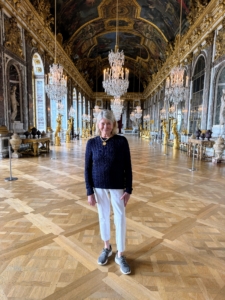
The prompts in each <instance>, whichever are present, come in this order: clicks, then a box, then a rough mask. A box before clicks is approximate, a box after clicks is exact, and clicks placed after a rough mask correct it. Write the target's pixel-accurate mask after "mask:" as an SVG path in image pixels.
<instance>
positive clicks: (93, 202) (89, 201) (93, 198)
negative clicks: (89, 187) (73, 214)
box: [88, 194, 97, 206]
mask: <svg viewBox="0 0 225 300" xmlns="http://www.w3.org/2000/svg"><path fill="white" fill-rule="evenodd" d="M88 203H89V205H91V206H95V204H96V203H97V201H96V200H95V194H92V195H89V196H88Z"/></svg>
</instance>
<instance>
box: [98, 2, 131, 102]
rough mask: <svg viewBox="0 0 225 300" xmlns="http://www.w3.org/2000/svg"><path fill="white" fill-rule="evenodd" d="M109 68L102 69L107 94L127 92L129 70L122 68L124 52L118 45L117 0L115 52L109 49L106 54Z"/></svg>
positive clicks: (120, 94)
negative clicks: (107, 54)
mask: <svg viewBox="0 0 225 300" xmlns="http://www.w3.org/2000/svg"><path fill="white" fill-rule="evenodd" d="M108 59H109V64H110V68H107V69H105V70H104V71H103V82H102V85H103V87H104V89H105V92H106V93H107V94H108V95H111V96H114V97H116V98H119V97H120V96H122V95H123V94H125V93H126V92H127V89H128V87H129V80H128V77H129V70H128V69H127V68H125V69H124V68H123V65H124V53H123V50H122V51H121V52H119V47H118V0H117V6H116V45H115V52H113V50H111V52H110V53H109V56H108Z"/></svg>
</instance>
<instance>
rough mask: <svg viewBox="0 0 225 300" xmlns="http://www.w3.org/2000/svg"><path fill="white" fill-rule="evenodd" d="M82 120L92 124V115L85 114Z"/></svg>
mask: <svg viewBox="0 0 225 300" xmlns="http://www.w3.org/2000/svg"><path fill="white" fill-rule="evenodd" d="M82 119H83V120H84V121H85V122H87V123H90V120H91V116H90V115H86V114H83V116H82Z"/></svg>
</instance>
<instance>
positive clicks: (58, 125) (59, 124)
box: [55, 114, 62, 146]
mask: <svg viewBox="0 0 225 300" xmlns="http://www.w3.org/2000/svg"><path fill="white" fill-rule="evenodd" d="M56 122H57V126H56V130H55V146H61V140H60V136H58V133H59V132H61V129H62V127H61V125H62V115H61V114H58V117H57V119H56Z"/></svg>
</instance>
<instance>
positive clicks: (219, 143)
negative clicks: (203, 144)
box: [213, 136, 225, 161]
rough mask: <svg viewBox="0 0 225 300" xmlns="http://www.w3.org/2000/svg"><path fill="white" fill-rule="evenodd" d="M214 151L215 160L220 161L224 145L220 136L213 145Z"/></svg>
mask: <svg viewBox="0 0 225 300" xmlns="http://www.w3.org/2000/svg"><path fill="white" fill-rule="evenodd" d="M213 148H214V151H215V159H216V160H217V161H221V160H222V155H223V150H224V148H225V145H224V139H223V138H222V137H221V136H220V137H218V139H217V140H216V142H215V144H214V145H213Z"/></svg>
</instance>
